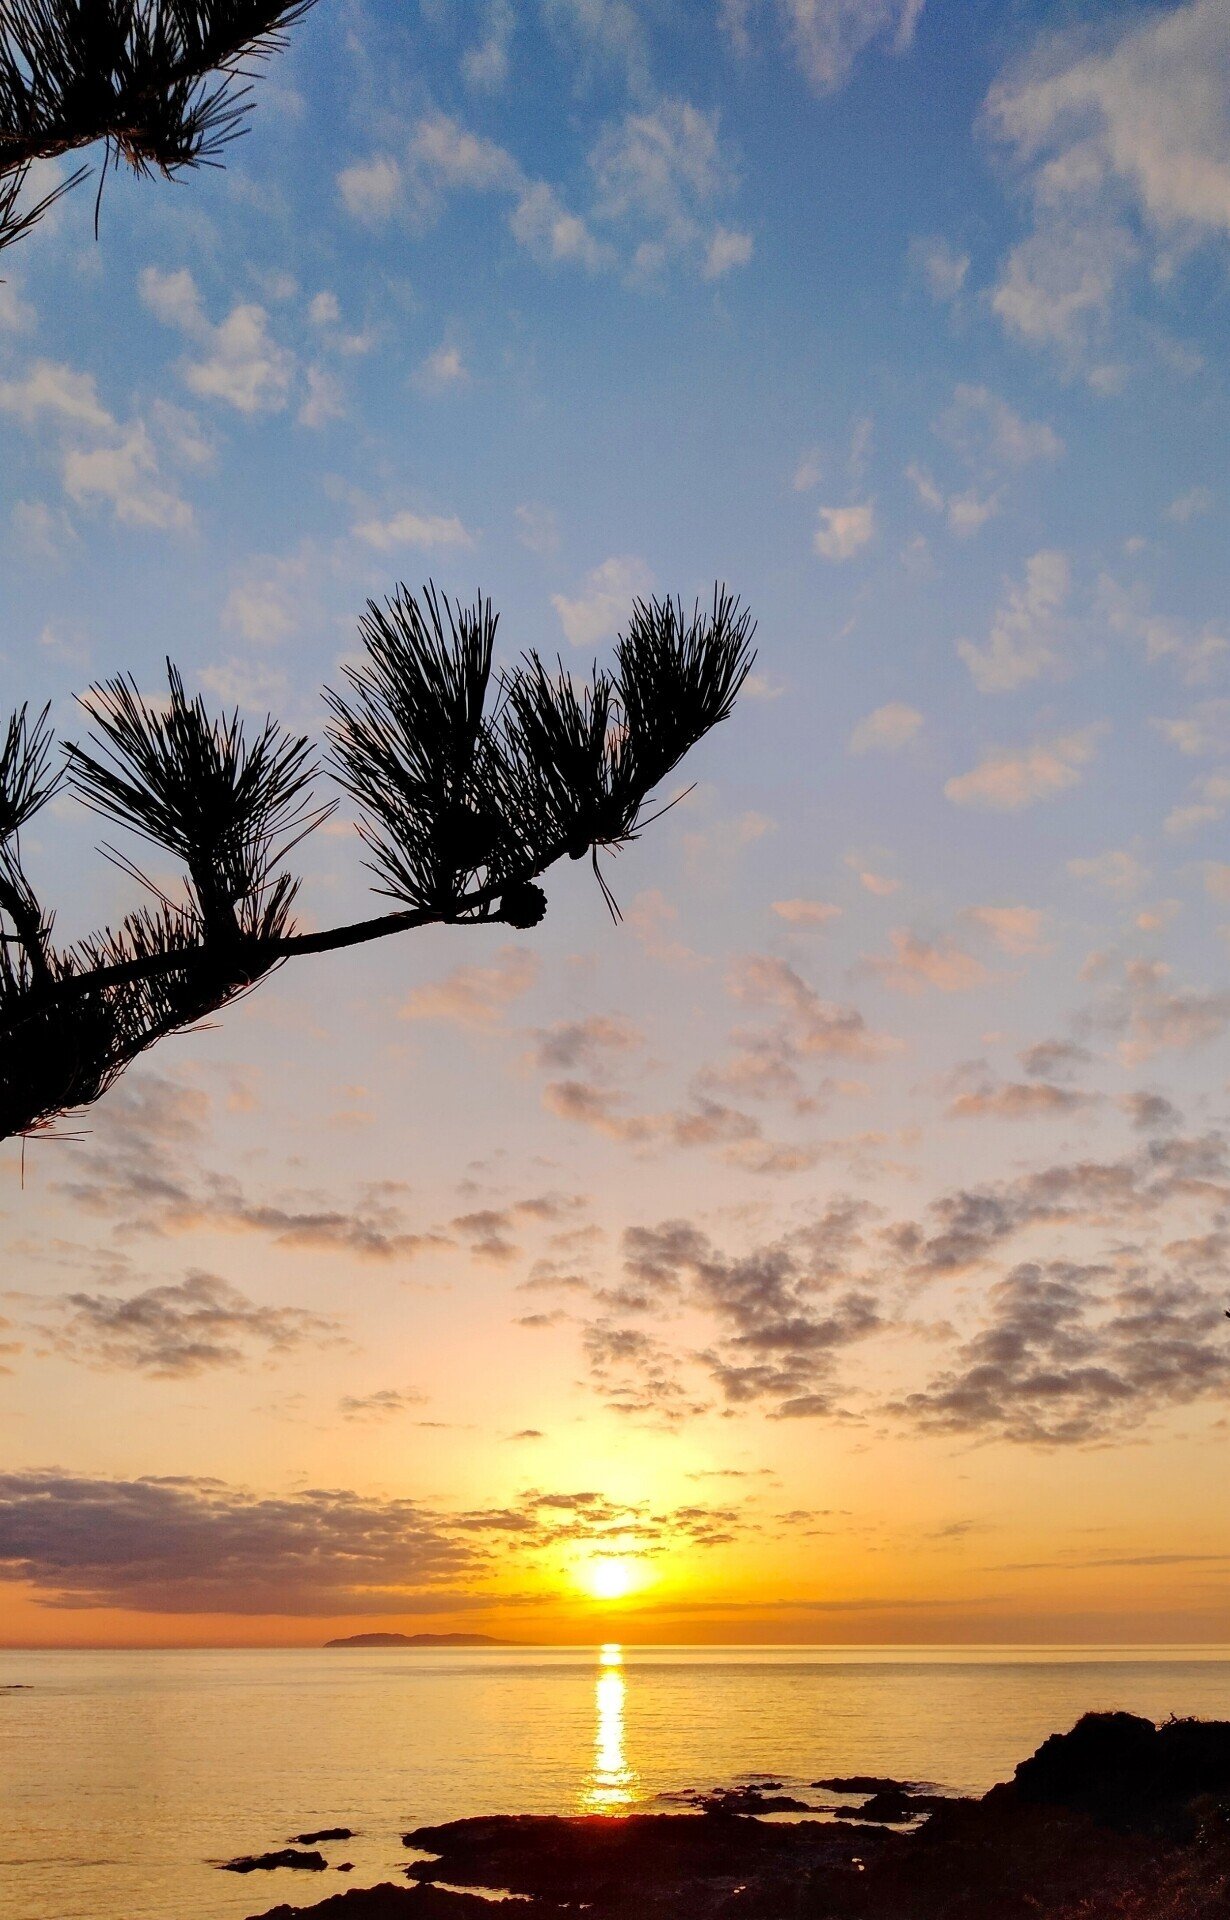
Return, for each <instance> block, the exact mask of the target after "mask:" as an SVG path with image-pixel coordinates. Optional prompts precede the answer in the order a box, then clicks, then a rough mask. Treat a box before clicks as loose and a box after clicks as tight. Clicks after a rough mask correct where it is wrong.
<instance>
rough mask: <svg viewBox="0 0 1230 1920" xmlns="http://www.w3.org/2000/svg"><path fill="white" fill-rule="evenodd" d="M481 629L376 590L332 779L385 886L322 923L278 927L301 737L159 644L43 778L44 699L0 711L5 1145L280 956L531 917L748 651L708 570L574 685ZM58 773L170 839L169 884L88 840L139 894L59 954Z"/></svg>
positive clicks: (94, 700) (427, 598) (305, 753)
mask: <svg viewBox="0 0 1230 1920" xmlns="http://www.w3.org/2000/svg"><path fill="white" fill-rule="evenodd" d="M496 625H497V616H496V615H495V614H494V613H493V612H492V608H491V603H490V601H487V600H483V599H481V598H480V599H479V600H477V601H476V602H475V604H474V605H473V606H472V607H461V606H455V605H453V604H452V603H451V602H450V601H449V600H448V599H447V598H446V597H445V596H444V595H442V594H437V593H436V591H435V589H434V588H433V587H432V586H430V585H429V586H427V587H426V588H425V589H424V591H423V594H422V597H421V598H419V599H416V598H415V596H414V595H412V594H411V593H409V592H408V591H407V590H406V588H405V587H399V588H398V589H397V591H396V593H395V594H394V595H393V596H392V597H391V598H390V599H389V600H387V601H386V602H385V603H384V605H383V606H378V605H377V604H376V603H375V602H374V601H373V602H369V603H368V608H367V613H366V615H365V616H364V619H363V621H362V623H361V626H360V637H361V639H362V642H363V649H364V658H363V661H362V663H361V664H360V665H358V666H356V667H353V668H350V669H348V670H347V672H346V682H347V686H346V690H345V691H344V692H341V693H336V692H328V691H326V694H325V700H326V703H327V706H328V709H329V715H330V719H329V725H328V729H327V734H328V741H329V759H328V763H327V765H326V767H325V769H324V772H325V773H326V774H327V775H328V776H329V777H331V778H332V779H333V780H334V781H335V782H336V783H337V784H338V785H340V786H341V787H342V788H343V789H344V791H345V792H346V793H347V794H349V796H350V797H351V799H352V800H353V801H354V802H355V804H356V806H357V807H358V809H359V815H360V820H359V831H360V833H361V835H362V837H363V840H364V843H365V845H366V847H367V850H368V856H369V857H368V861H367V865H368V866H369V868H370V869H371V871H372V873H373V876H374V878H375V881H376V890H377V891H378V892H379V893H382V894H384V895H385V896H386V897H388V898H390V899H391V900H392V901H394V902H395V903H396V904H395V906H394V909H393V911H391V912H386V913H383V914H381V915H378V916H376V917H375V918H373V919H370V920H363V921H359V922H357V923H355V924H353V925H350V926H342V927H332V928H329V929H327V930H326V931H324V932H321V933H310V934H305V933H299V932H297V931H296V930H295V926H294V922H293V918H292V909H293V906H294V900H295V896H296V894H297V892H298V886H299V883H298V880H297V879H296V878H295V877H294V876H293V875H292V874H291V873H290V872H289V871H287V870H286V869H285V868H284V865H283V863H284V862H285V861H286V859H287V857H288V856H289V854H290V853H291V852H292V850H293V849H294V848H295V847H296V846H297V845H298V844H299V842H300V841H301V840H302V839H303V838H304V837H305V836H306V835H307V834H309V833H311V832H312V831H313V830H314V829H315V828H316V827H317V826H319V825H320V823H321V822H322V820H324V819H325V818H326V817H327V816H328V815H329V814H330V813H331V812H332V811H333V807H334V805H335V804H336V802H333V801H330V802H326V803H324V804H323V805H321V804H317V803H315V802H314V800H313V797H312V787H313V783H314V781H315V780H316V779H317V778H318V777H319V775H320V772H321V769H320V768H319V767H318V766H317V764H316V762H315V759H314V757H313V753H312V749H311V747H310V744H309V742H308V741H307V740H306V739H304V738H301V737H299V736H297V735H294V734H290V733H287V732H286V731H285V730H284V729H283V728H282V727H280V726H279V725H278V724H277V723H276V722H275V721H274V720H272V719H270V720H267V721H266V722H265V724H264V725H263V726H262V727H261V728H260V729H259V730H258V731H257V732H255V734H254V735H253V736H252V737H251V738H249V735H248V733H247V731H246V730H245V728H244V726H243V724H242V722H241V721H240V719H239V717H238V714H235V713H232V714H230V715H226V714H223V715H222V716H221V717H211V716H210V715H209V713H208V712H207V710H206V708H205V706H204V703H203V702H202V701H201V699H200V698H199V697H197V698H192V699H190V698H189V696H188V695H187V693H186V692H185V690H184V684H183V680H182V678H181V676H180V674H179V673H178V671H177V670H176V669H175V667H173V666H172V665H171V663H170V662H169V661H168V663H167V675H168V694H167V697H166V698H165V699H161V700H157V701H154V700H150V699H147V698H146V697H145V696H144V695H142V694H141V693H140V692H139V690H138V688H137V686H136V683H135V682H134V681H133V680H131V679H116V680H111V681H108V682H105V683H104V684H102V685H100V686H97V687H94V688H92V689H91V691H90V692H89V693H88V694H86V695H85V696H84V697H83V699H82V701H81V703H80V704H81V705H82V707H83V709H84V710H85V712H86V713H87V714H88V715H89V717H90V719H91V720H92V721H93V724H94V728H95V733H94V735H93V737H92V739H91V741H90V743H89V745H88V746H69V747H67V748H66V750H65V761H64V765H63V767H62V768H61V769H59V770H58V771H53V770H52V767H51V753H52V738H51V733H50V730H49V728H48V725H47V715H46V712H45V711H44V712H43V713H42V714H40V715H39V716H38V718H37V719H35V720H31V719H30V718H29V716H28V713H27V710H26V708H24V707H23V708H22V709H21V711H20V712H19V713H17V714H15V715H14V716H13V718H12V719H11V720H10V722H9V724H8V729H7V734H6V735H5V736H4V739H3V744H2V745H0V1138H7V1137H9V1136H11V1135H13V1134H24V1133H29V1132H32V1131H35V1130H37V1129H39V1128H42V1127H46V1126H47V1125H49V1124H50V1123H51V1122H52V1121H53V1120H55V1119H56V1118H57V1117H58V1116H60V1115H62V1114H64V1113H67V1112H70V1111H71V1110H72V1109H74V1108H79V1107H84V1106H88V1105H89V1104H90V1103H91V1102H92V1101H94V1100H96V1099H98V1097H99V1096H100V1094H102V1093H104V1092H105V1091H106V1089H107V1088H108V1087H109V1086H110V1085H111V1084H112V1082H113V1081H114V1080H115V1079H116V1078H117V1076H118V1075H119V1074H120V1073H122V1071H123V1069H124V1068H125V1067H126V1066H127V1065H128V1063H129V1061H130V1060H132V1059H134V1058H135V1057H136V1056H137V1055H138V1054H139V1053H142V1052H144V1051H145V1049H146V1048H147V1047H150V1046H152V1045H153V1044H154V1042H155V1041H157V1040H159V1039H161V1038H162V1037H163V1035H164V1034H168V1033H173V1032H175V1031H176V1030H177V1029H181V1028H184V1027H187V1026H191V1025H192V1024H193V1023H194V1022H195V1021H198V1020H200V1019H202V1018H203V1017H204V1016H205V1015H207V1014H210V1013H213V1012H216V1011H217V1010H218V1009H219V1008H221V1007H223V1006H226V1005H227V1004H228V1003H229V1002H230V1001H232V1000H234V999H236V998H237V997H238V996H239V995H240V994H243V993H245V992H247V991H248V990H249V989H250V988H252V987H253V986H255V985H256V984H257V982H258V981H260V980H261V979H262V978H263V977H264V976H265V975H266V974H268V973H269V972H271V971H272V970H273V969H274V968H275V967H277V966H279V965H281V964H282V963H283V962H284V961H286V960H288V959H291V958H294V957H295V956H297V955H302V954H310V953H326V952H330V951H333V950H335V949H337V948H341V947H351V946H358V945H360V944H362V943H363V942H365V941H368V940H377V939H381V938H383V937H384V936H386V935H388V934H392V933H401V932H405V931H407V930H408V929H410V928H413V927H423V926H429V925H431V924H433V923H448V924H454V925H468V924H471V923H490V922H503V923H504V924H505V925H508V926H513V927H519V928H526V927H532V926H535V925H537V923H538V921H539V920H541V919H542V916H543V914H544V913H545V911H546V895H545V894H544V893H543V891H542V889H541V887H539V886H538V885H537V884H536V883H537V881H538V879H539V877H540V876H541V875H542V874H543V873H545V872H546V870H547V869H548V868H549V867H551V866H553V865H554V864H555V862H556V861H557V860H559V859H562V858H563V856H564V855H565V854H568V855H570V856H571V857H572V858H573V859H580V858H581V857H583V856H584V855H585V854H586V853H592V855H593V859H594V865H595V870H596V871H597V863H598V854H599V852H600V851H602V850H604V849H608V850H615V849H617V848H619V847H620V846H622V845H625V844H626V843H627V842H629V841H631V840H633V839H635V838H636V836H637V833H638V832H639V831H640V828H641V827H642V826H643V825H644V824H646V823H645V821H644V819H643V809H644V807H645V805H646V803H647V801H648V800H649V798H650V796H651V794H652V792H653V790H654V788H655V787H657V786H658V785H659V784H660V782H661V781H662V780H663V779H664V778H665V777H666V776H667V775H668V774H669V773H670V772H671V771H672V770H673V769H674V768H675V767H676V766H677V765H678V764H679V762H680V760H682V758H683V757H684V755H685V754H686V753H687V752H688V750H689V748H690V747H692V746H694V745H695V744H696V742H697V741H698V740H700V739H701V738H702V737H703V736H704V735H705V734H706V733H708V732H709V730H710V729H711V728H712V727H715V726H717V725H718V724H719V723H720V722H721V721H723V720H725V719H726V717H727V716H728V714H729V713H730V711H731V708H732V707H733V705H734V701H735V698H736V696H737V694H738V692H739V689H740V687H741V686H742V684H743V682H744V680H745V679H746V677H747V674H748V672H749V670H750V668H751V663H752V659H753V654H752V649H751V641H752V634H753V623H752V620H751V618H750V615H749V614H748V613H747V612H746V611H744V610H743V609H742V608H741V607H740V605H739V603H738V601H737V600H735V599H734V598H733V597H732V596H731V595H730V594H728V593H727V592H726V591H725V589H724V588H717V589H715V591H714V596H713V602H712V606H711V608H710V610H709V611H708V612H705V613H702V612H701V610H700V609H699V607H697V608H695V609H694V610H693V612H692V613H691V614H690V615H688V614H685V612H684V610H683V608H682V607H681V606H680V605H679V604H678V603H677V602H672V601H657V600H650V601H638V602H637V603H636V605H635V607H634V609H633V614H632V619H631V622H630V624H629V629H628V633H627V636H626V637H625V638H623V639H621V640H620V641H619V642H618V645H617V647H616V671H615V673H614V674H610V673H606V672H602V671H600V670H599V669H598V668H597V667H596V666H595V668H594V672H593V677H592V679H591V680H590V682H589V683H588V684H587V685H586V686H584V687H582V688H580V689H578V688H577V687H576V686H575V685H574V683H573V681H572V679H571V677H570V675H569V674H568V673H567V671H566V670H565V668H564V666H563V664H562V663H561V662H559V661H557V662H556V667H555V670H554V671H552V670H551V669H549V668H548V667H546V666H545V665H544V663H543V662H542V660H541V659H540V658H539V657H538V655H537V654H536V653H528V654H526V655H525V656H524V657H523V659H522V661H521V662H520V664H519V665H518V666H516V667H515V668H514V669H512V670H511V671H509V672H505V673H501V674H497V675H495V676H493V673H492V654H493V649H494V643H495V634H496ZM61 781H65V782H66V783H67V784H68V786H69V787H70V788H71V789H72V790H73V791H74V792H75V793H76V794H77V795H78V796H79V797H80V798H81V799H82V800H83V801H84V802H85V804H86V805H87V806H89V807H91V808H92V809H93V810H95V811H96V812H98V813H101V814H102V815H104V817H105V818H107V819H108V820H111V821H114V822H116V823H117V824H118V825H120V826H122V827H124V828H126V829H127V830H128V831H130V832H131V833H133V834H135V835H137V836H138V837H139V838H140V839H142V840H144V841H146V842H149V843H152V844H153V845H154V846H156V847H158V848H160V849H161V850H162V851H163V852H166V853H170V854H171V855H173V856H174V858H175V859H176V860H177V861H178V862H179V863H180V864H181V866H182V868H183V870H184V899H183V901H182V902H177V901H173V900H171V899H169V898H168V897H167V896H166V895H165V894H163V893H162V892H161V890H160V889H159V888H158V886H157V885H156V884H155V883H154V882H153V881H152V880H150V879H149V878H147V876H146V875H145V874H143V873H142V871H141V869H140V867H139V866H137V865H136V864H135V862H134V861H133V860H132V859H131V858H130V857H129V856H128V855H126V854H124V853H123V852H121V851H117V850H116V849H115V848H112V847H106V846H105V847H104V849H103V851H104V852H105V853H106V854H107V856H108V857H109V858H110V859H112V860H114V861H115V862H116V864H118V865H119V866H120V867H121V868H122V869H123V870H124V871H125V872H127V873H129V874H130V875H131V876H132V877H133V878H135V879H137V880H138V881H140V882H141V883H142V884H143V885H144V886H145V887H146V889H147V890H148V891H149V893H150V894H151V895H152V896H153V901H154V904H153V905H151V906H147V907H143V908H141V909H139V910H137V911H136V912H134V913H131V914H129V915H128V917H127V918H126V919H125V920H124V921H123V922H122V923H121V925H120V926H119V927H117V928H115V929H111V928H106V929H104V930H103V932H101V933H99V934H95V935H92V936H90V937H89V938H87V939H84V940H79V941H77V942H76V943H75V944H74V945H72V946H70V947H67V948H65V949H63V950H62V951H60V950H57V949H56V948H55V947H54V946H53V944H52V940H51V934H52V922H51V919H50V918H49V917H48V916H47V915H46V914H45V913H44V911H43V909H42V907H41V906H40V904H39V902H38V899H37V897H36V895H35V892H34V889H33V888H32V886H31V884H30V882H29V879H28V877H27V875H26V873H25V870H24V868H23V866H22V859H21V844H20V837H21V830H22V827H23V826H24V825H25V823H26V822H27V821H28V820H29V819H30V818H31V817H32V816H33V815H34V814H35V813H36V812H37V811H38V810H39V808H40V807H42V806H44V805H45V804H46V802H47V801H48V800H49V799H50V798H51V796H52V794H53V793H54V792H55V790H56V788H57V787H58V786H59V785H60V783H61ZM599 877H600V878H601V876H599ZM604 891H605V886H604ZM608 898H609V895H608Z"/></svg>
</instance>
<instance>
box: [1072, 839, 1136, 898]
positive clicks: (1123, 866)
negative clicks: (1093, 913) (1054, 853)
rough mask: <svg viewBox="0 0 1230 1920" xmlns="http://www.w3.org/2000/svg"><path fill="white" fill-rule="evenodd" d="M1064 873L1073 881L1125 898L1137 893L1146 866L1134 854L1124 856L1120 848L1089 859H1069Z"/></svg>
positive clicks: (1125, 852)
mask: <svg viewBox="0 0 1230 1920" xmlns="http://www.w3.org/2000/svg"><path fill="white" fill-rule="evenodd" d="M1068 872H1069V873H1070V874H1071V875H1072V878H1073V879H1074V880H1090V881H1092V882H1093V884H1094V886H1095V887H1101V888H1102V889H1103V891H1104V892H1106V893H1114V894H1118V895H1120V896H1122V897H1123V898H1125V899H1126V898H1128V897H1130V896H1131V895H1132V894H1134V893H1139V891H1140V889H1141V887H1143V886H1144V884H1145V882H1146V880H1147V879H1148V878H1149V869H1148V867H1146V866H1144V865H1142V863H1141V862H1140V861H1139V860H1138V859H1137V858H1136V855H1135V854H1134V853H1128V852H1127V851H1126V849H1124V848H1122V847H1118V848H1115V849H1113V850H1112V851H1111V852H1110V853H1099V854H1097V855H1096V856H1094V857H1093V858H1092V859H1076V860H1069V861H1068Z"/></svg>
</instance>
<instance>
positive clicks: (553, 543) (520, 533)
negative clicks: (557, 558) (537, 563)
mask: <svg viewBox="0 0 1230 1920" xmlns="http://www.w3.org/2000/svg"><path fill="white" fill-rule="evenodd" d="M516 520H517V538H518V540H519V541H520V542H521V545H522V546H523V547H528V548H529V550H530V552H531V553H557V552H558V551H559V515H558V514H557V513H556V511H555V509H554V507H544V506H543V505H542V503H541V501H537V500H526V501H523V502H522V504H521V505H520V506H519V507H518V508H517V511H516Z"/></svg>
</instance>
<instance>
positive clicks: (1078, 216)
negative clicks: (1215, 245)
mask: <svg viewBox="0 0 1230 1920" xmlns="http://www.w3.org/2000/svg"><path fill="white" fill-rule="evenodd" d="M1116 29H1118V30H1117V31H1116ZM1228 58H1230V20H1228V18H1227V14H1226V9H1225V7H1224V5H1223V4H1222V0H1189V3H1188V4H1186V5H1180V6H1176V7H1171V8H1168V9H1166V10H1165V11H1162V12H1154V11H1148V10H1146V11H1137V10H1132V11H1128V12H1124V13H1123V14H1122V15H1120V16H1119V17H1118V18H1117V19H1116V20H1115V22H1114V25H1113V26H1111V25H1110V23H1109V22H1108V25H1107V28H1106V29H1104V30H1103V32H1102V33H1101V34H1089V35H1086V36H1081V35H1079V34H1075V35H1071V34H1069V35H1064V34H1053V35H1046V36H1044V37H1043V38H1042V39H1041V40H1040V41H1039V42H1038V43H1037V45H1036V46H1035V48H1034V50H1033V52H1032V53H1031V55H1030V56H1029V57H1027V58H1026V59H1025V60H1023V61H1022V62H1020V63H1019V64H1017V65H1016V66H1014V67H1013V68H1012V69H1011V70H1010V71H1009V72H1008V73H1007V74H1005V75H1004V76H1003V77H1002V78H1001V79H1000V80H999V81H998V82H997V83H996V84H995V86H994V87H993V88H992V89H991V92H990V94H989V96H988V98H987V102H986V110H985V121H986V125H987V127H988V129H989V131H990V133H991V134H992V136H993V137H994V138H995V139H997V140H998V141H1000V142H1001V143H1002V144H1003V145H1004V146H1006V147H1007V148H1008V149H1009V150H1010V151H1011V153H1012V154H1013V156H1014V158H1015V160H1016V162H1017V164H1018V166H1019V168H1020V169H1021V172H1022V176H1023V179H1024V181H1025V184H1026V187H1027V190H1028V192H1029V194H1030V196H1031V199H1032V203H1033V222H1034V224H1033V230H1032V232H1031V233H1029V234H1028V235H1027V236H1026V238H1025V239H1023V240H1021V241H1020V242H1019V243H1018V244H1017V245H1016V246H1015V247H1014V248H1013V249H1012V250H1011V252H1010V253H1009V255H1008V257H1007V259H1006V260H1005V262H1004V263H1003V267H1002V270H1001V274H1000V278H999V282H998V284H997V286H996V288H995V290H994V293H993V296H992V305H993V307H994V309H995V311H996V312H997V313H998V314H999V316H1000V319H1001V320H1002V321H1003V323H1004V325H1005V327H1007V328H1008V329H1009V330H1010V331H1012V332H1014V333H1016V334H1017V335H1019V336H1020V337H1021V338H1023V339H1024V340H1026V341H1028V342H1030V343H1031V344H1033V345H1037V346H1050V347H1054V348H1057V349H1058V350H1059V351H1060V352H1061V353H1062V354H1064V355H1065V356H1066V357H1067V358H1069V359H1077V358H1080V359H1082V360H1084V361H1085V362H1086V363H1088V361H1089V359H1090V356H1091V355H1092V354H1093V353H1094V351H1095V350H1096V349H1097V348H1098V347H1099V345H1100V344H1101V343H1102V341H1103V339H1104V338H1105V336H1106V334H1107V332H1108V330H1109V326H1110V322H1111V317H1112V308H1113V304H1114V300H1115V296H1116V293H1117V291H1118V289H1119V286H1120V284H1121V282H1122V281H1123V280H1124V278H1125V276H1126V275H1127V274H1128V273H1129V271H1130V270H1131V269H1132V268H1133V267H1134V266H1136V265H1137V264H1139V265H1141V266H1144V267H1149V268H1151V269H1152V272H1153V275H1154V277H1155V279H1157V280H1158V281H1163V280H1165V279H1166V278H1167V277H1169V275H1170V274H1171V273H1173V271H1174V269H1175V266H1176V264H1180V263H1181V262H1182V259H1183V257H1184V255H1185V254H1186V253H1188V252H1190V251H1191V250H1192V249H1193V248H1194V247H1196V246H1198V245H1199V244H1200V243H1201V242H1203V241H1205V240H1208V239H1211V238H1215V237H1222V236H1224V235H1225V234H1226V232H1227V231H1228V230H1230V143H1228V142H1227V138H1226V120H1225V101H1224V93H1223V91H1222V89H1221V88H1220V87H1219V86H1218V85H1217V84H1216V83H1214V81H1213V80H1212V76H1214V75H1218V74H1221V73H1223V72H1224V71H1225V67H1226V61H1227V59H1228ZM1093 371H1094V372H1095V374H1096V373H1097V372H1098V371H1099V369H1098V368H1097V367H1096V366H1095V367H1094V369H1093ZM1103 371H1104V369H1103Z"/></svg>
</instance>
